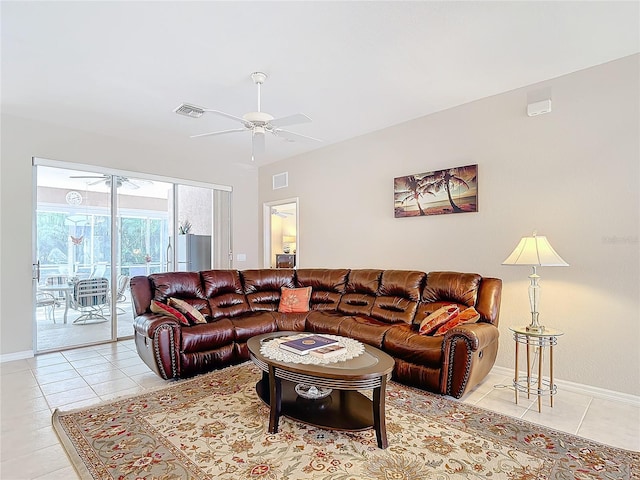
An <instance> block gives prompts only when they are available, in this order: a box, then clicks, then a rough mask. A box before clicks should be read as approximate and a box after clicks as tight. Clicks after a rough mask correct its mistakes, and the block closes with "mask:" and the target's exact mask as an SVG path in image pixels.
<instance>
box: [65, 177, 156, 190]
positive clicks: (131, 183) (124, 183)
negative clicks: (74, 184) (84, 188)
mask: <svg viewBox="0 0 640 480" xmlns="http://www.w3.org/2000/svg"><path fill="white" fill-rule="evenodd" d="M69 178H84V179H97V180H95V181H94V182H89V183H87V185H98V184H99V183H104V184H105V185H106V186H107V187H111V175H108V174H104V175H77V176H71V177H69ZM115 178H116V188H120V187H124V188H130V189H138V188H140V187H141V186H142V185H150V184H151V183H153V182H151V181H150V180H142V179H139V178H136V179H134V180H132V179H130V178H129V177H123V176H121V175H116V177H115Z"/></svg>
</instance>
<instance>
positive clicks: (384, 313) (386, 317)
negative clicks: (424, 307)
mask: <svg viewBox="0 0 640 480" xmlns="http://www.w3.org/2000/svg"><path fill="white" fill-rule="evenodd" d="M425 276H426V275H425V273H424V272H417V271H405V270H385V271H384V272H383V273H382V278H381V279H380V288H379V289H378V297H377V298H376V300H375V302H374V304H373V308H372V309H371V316H372V317H373V318H377V319H378V320H383V321H385V322H387V323H408V324H411V323H412V322H413V318H414V317H415V314H416V310H417V308H418V300H420V290H421V288H422V285H423V282H424V279H425Z"/></svg>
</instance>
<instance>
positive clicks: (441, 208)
mask: <svg viewBox="0 0 640 480" xmlns="http://www.w3.org/2000/svg"><path fill="white" fill-rule="evenodd" d="M393 196H394V208H395V217H396V218H399V217H416V216H426V215H443V214H447V213H464V212H477V211H478V165H467V166H465V167H456V168H448V169H446V170H436V171H434V172H427V173H419V174H413V175H407V176H405V177H397V178H395V179H394V180H393Z"/></svg>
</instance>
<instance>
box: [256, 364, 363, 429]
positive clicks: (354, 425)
mask: <svg viewBox="0 0 640 480" xmlns="http://www.w3.org/2000/svg"><path fill="white" fill-rule="evenodd" d="M281 382H282V392H281V400H280V402H281V404H280V415H284V416H285V417H289V418H291V419H293V420H296V421H298V422H301V423H305V424H307V425H311V426H314V427H319V428H326V429H329V430H344V431H359V430H368V429H370V428H374V426H375V424H374V419H373V403H372V402H371V400H369V399H368V398H367V397H366V396H365V395H363V394H361V393H360V392H357V391H354V390H333V391H332V392H331V394H329V395H328V396H327V397H325V398H321V399H318V400H309V399H306V398H302V397H300V396H299V395H298V394H297V393H296V391H295V386H296V384H295V383H293V382H289V381H287V380H281ZM256 392H257V393H258V396H259V397H260V399H261V400H262V401H263V402H264V403H265V404H266V405H267V406H269V405H270V404H269V398H270V394H269V374H268V373H266V372H264V373H263V376H262V380H260V381H259V382H258V383H257V384H256Z"/></svg>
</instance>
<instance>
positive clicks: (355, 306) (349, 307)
mask: <svg viewBox="0 0 640 480" xmlns="http://www.w3.org/2000/svg"><path fill="white" fill-rule="evenodd" d="M381 277H382V270H351V271H350V272H349V281H348V282H347V288H346V290H345V293H344V295H342V298H341V299H340V303H339V304H338V311H339V312H340V313H344V314H346V315H370V314H371V309H372V308H373V304H374V302H375V300H376V294H377V293H378V289H379V288H380V278H381Z"/></svg>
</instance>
